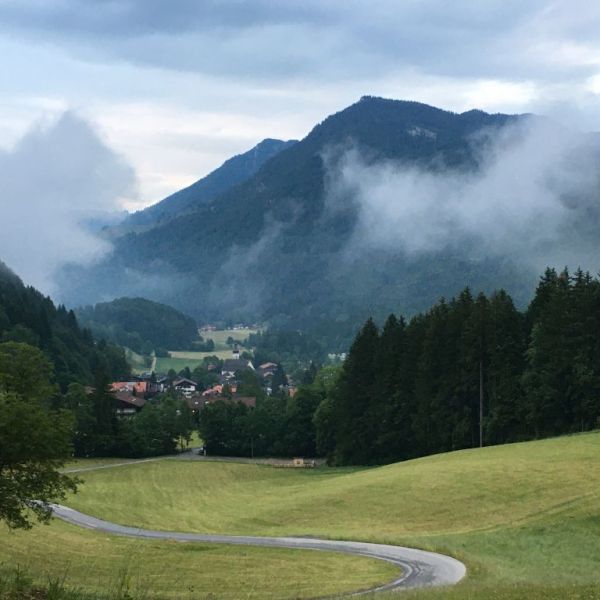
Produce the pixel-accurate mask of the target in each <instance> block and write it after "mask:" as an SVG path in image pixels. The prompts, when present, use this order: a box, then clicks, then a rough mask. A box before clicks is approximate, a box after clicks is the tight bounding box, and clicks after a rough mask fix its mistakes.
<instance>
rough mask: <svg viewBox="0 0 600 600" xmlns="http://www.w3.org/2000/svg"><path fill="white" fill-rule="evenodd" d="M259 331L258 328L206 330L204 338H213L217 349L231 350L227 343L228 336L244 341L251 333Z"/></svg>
mask: <svg viewBox="0 0 600 600" xmlns="http://www.w3.org/2000/svg"><path fill="white" fill-rule="evenodd" d="M257 332H258V330H257V329H242V330H235V329H221V330H219V331H211V332H206V333H205V334H204V338H206V339H211V340H212V341H213V342H214V343H215V350H229V346H227V344H226V343H225V342H227V338H228V337H232V338H233V339H234V340H236V341H238V342H243V341H244V340H245V339H246V338H247V337H248V336H249V335H250V334H254V333H257Z"/></svg>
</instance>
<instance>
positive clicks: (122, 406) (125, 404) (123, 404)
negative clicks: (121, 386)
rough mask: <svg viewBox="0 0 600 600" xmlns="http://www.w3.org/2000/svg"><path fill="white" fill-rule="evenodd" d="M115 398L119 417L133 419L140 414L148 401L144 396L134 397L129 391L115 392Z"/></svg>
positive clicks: (115, 406)
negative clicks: (132, 417)
mask: <svg viewBox="0 0 600 600" xmlns="http://www.w3.org/2000/svg"><path fill="white" fill-rule="evenodd" d="M113 397H114V399H115V400H114V408H115V412H116V413H117V417H121V418H122V417H131V416H133V415H135V414H136V413H138V412H139V411H140V410H142V408H143V407H144V405H145V404H146V400H145V398H144V397H143V396H133V395H132V394H131V393H130V392H127V391H115V392H113Z"/></svg>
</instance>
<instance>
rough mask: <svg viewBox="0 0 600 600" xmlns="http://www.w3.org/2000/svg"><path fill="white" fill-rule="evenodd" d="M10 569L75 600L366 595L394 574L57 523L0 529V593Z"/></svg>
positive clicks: (370, 563)
mask: <svg viewBox="0 0 600 600" xmlns="http://www.w3.org/2000/svg"><path fill="white" fill-rule="evenodd" d="M132 468H138V467H137V466H136V467H132ZM17 566H18V567H19V569H20V570H22V571H23V572H25V573H27V575H28V576H30V577H32V578H33V579H34V580H35V581H36V582H37V583H39V584H41V585H44V584H46V585H47V583H48V582H49V581H53V580H56V579H58V580H64V581H65V582H67V586H68V588H71V589H75V590H79V591H81V592H83V593H86V594H87V595H84V594H82V596H81V597H82V598H86V599H87V598H90V597H93V598H106V597H108V598H120V599H123V600H125V599H127V600H133V599H134V598H136V599H137V598H153V597H157V598H177V599H179V598H183V599H190V600H191V599H204V600H208V599H211V600H212V599H216V598H219V599H227V600H237V599H239V598H240V597H243V598H248V599H256V600H261V599H263V598H289V599H293V598H299V597H314V596H317V595H321V594H325V595H326V594H336V593H341V592H344V591H346V592H348V591H353V590H356V589H360V588H361V587H362V588H365V587H367V588H369V587H371V586H376V585H377V584H378V583H380V582H385V581H388V580H390V579H393V578H394V576H395V575H396V574H397V569H396V568H395V567H393V566H392V565H389V564H387V563H384V562H382V561H378V560H375V559H367V558H362V557H353V556H347V555H344V554H335V553H329V552H316V551H310V550H285V549H271V548H256V547H243V548H240V547H235V546H223V545H217V544H198V543H182V542H168V541H151V540H135V539H130V538H124V537H118V536H110V535H106V534H102V533H98V532H94V531H90V530H87V529H82V528H79V527H76V526H73V525H68V524H66V523H63V522H61V521H57V520H55V521H53V522H52V524H51V525H50V526H37V527H35V528H34V529H33V530H32V531H18V532H13V533H10V532H8V531H7V530H6V529H0V592H1V591H2V579H3V578H5V579H9V578H10V576H11V572H13V571H14V570H15V569H16V567H17ZM117 592H118V593H117ZM0 597H2V598H4V596H2V595H1V594H0ZM57 597H58V598H61V597H62V596H58V595H57ZM76 597H77V598H79V597H80V596H79V595H77V596H76ZM6 598H10V599H11V600H13V599H16V598H23V600H24V599H25V598H31V599H32V600H33V599H34V598H35V600H38V599H40V600H41V599H42V598H46V596H41V595H40V596H37V595H36V596H33V595H31V596H29V595H27V596H26V595H23V596H6Z"/></svg>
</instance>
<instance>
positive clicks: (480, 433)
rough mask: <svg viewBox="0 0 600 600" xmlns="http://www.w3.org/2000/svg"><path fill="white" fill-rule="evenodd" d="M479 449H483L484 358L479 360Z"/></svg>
mask: <svg viewBox="0 0 600 600" xmlns="http://www.w3.org/2000/svg"><path fill="white" fill-rule="evenodd" d="M479 447H480V448H483V358H480V359H479Z"/></svg>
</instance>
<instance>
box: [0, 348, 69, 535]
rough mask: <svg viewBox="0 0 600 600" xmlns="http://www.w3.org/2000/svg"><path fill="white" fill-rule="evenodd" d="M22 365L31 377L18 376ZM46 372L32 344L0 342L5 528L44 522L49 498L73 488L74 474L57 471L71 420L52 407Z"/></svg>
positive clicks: (0, 497)
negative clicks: (28, 383)
mask: <svg viewBox="0 0 600 600" xmlns="http://www.w3.org/2000/svg"><path fill="white" fill-rule="evenodd" d="M23 361H25V363H26V365H27V367H26V366H25V364H24V362H23ZM25 368H26V370H27V371H28V372H30V374H36V375H35V377H33V376H32V378H31V379H22V378H21V377H20V375H21V374H22V371H23V370H24V369H25ZM50 373H51V365H50V363H49V361H48V360H47V358H46V357H45V356H44V354H43V353H42V352H41V351H40V350H38V349H37V348H34V347H31V346H27V345H26V344H18V343H15V342H10V343H6V344H0V520H2V521H4V522H5V523H6V524H7V525H8V526H9V527H10V528H30V527H31V526H32V524H33V522H34V521H35V519H38V520H41V521H47V520H48V519H49V518H50V516H51V508H50V503H52V502H58V501H60V500H62V499H64V497H65V495H66V493H67V492H69V491H74V490H75V489H76V483H77V481H76V479H74V478H71V477H69V476H68V475H65V474H62V473H60V471H59V469H60V467H62V466H63V464H64V461H65V459H67V458H68V457H69V456H70V455H71V453H72V448H71V440H72V436H73V419H72V415H71V413H70V412H69V411H67V410H63V409H55V408H52V402H50V400H51V398H49V395H51V394H52V392H53V386H52V385H51V383H50V379H49V374H50ZM27 381H29V382H30V384H31V387H30V388H29V387H28V386H27Z"/></svg>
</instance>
